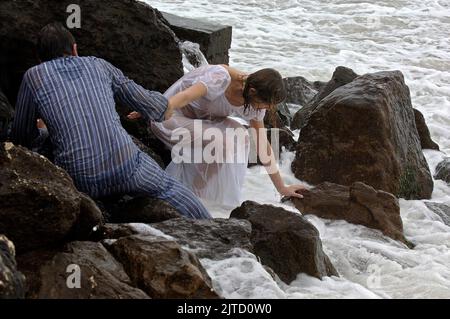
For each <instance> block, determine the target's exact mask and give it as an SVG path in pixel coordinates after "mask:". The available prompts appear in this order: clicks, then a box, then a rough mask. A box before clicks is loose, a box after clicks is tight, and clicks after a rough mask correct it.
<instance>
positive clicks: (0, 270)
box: [0, 235, 25, 299]
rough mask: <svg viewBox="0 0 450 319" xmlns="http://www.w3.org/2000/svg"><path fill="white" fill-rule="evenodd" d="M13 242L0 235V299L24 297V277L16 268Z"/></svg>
mask: <svg viewBox="0 0 450 319" xmlns="http://www.w3.org/2000/svg"><path fill="white" fill-rule="evenodd" d="M15 257H16V251H15V248H14V244H13V243H12V242H10V241H9V240H8V238H6V237H5V236H3V235H0V299H22V298H24V297H25V277H24V275H22V274H21V273H20V272H19V271H18V270H17V263H16V259H15Z"/></svg>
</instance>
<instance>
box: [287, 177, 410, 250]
mask: <svg viewBox="0 0 450 319" xmlns="http://www.w3.org/2000/svg"><path fill="white" fill-rule="evenodd" d="M302 194H303V195H304V198H303V199H293V202H294V204H295V207H297V208H298V210H299V211H300V212H301V213H302V214H303V215H308V214H311V215H316V216H318V217H320V218H325V219H333V220H339V219H342V220H346V221H348V222H349V223H352V224H357V225H363V226H366V227H369V228H373V229H378V230H381V232H382V233H383V234H384V235H386V236H388V237H391V238H393V239H395V240H398V241H401V242H402V243H404V244H406V245H408V246H410V247H412V244H411V243H410V242H409V241H408V240H407V239H406V238H405V236H404V234H403V222H402V219H401V216H400V206H399V201H398V199H397V198H396V197H395V196H394V195H392V194H389V193H386V192H383V191H377V190H375V189H374V188H373V187H370V186H367V185H365V184H363V183H360V182H357V183H354V184H352V185H351V186H350V187H348V186H342V185H337V184H333V183H322V184H320V185H318V186H317V187H315V188H313V189H310V190H308V191H305V192H302Z"/></svg>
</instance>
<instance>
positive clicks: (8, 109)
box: [0, 89, 14, 143]
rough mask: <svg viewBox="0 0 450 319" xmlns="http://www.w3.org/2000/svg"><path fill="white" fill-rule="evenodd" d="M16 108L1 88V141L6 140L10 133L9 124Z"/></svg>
mask: <svg viewBox="0 0 450 319" xmlns="http://www.w3.org/2000/svg"><path fill="white" fill-rule="evenodd" d="M13 113H14V110H13V108H12V106H11V104H9V101H8V99H7V98H6V96H5V95H4V94H3V92H2V90H1V89H0V143H3V142H4V141H5V140H6V137H7V134H8V126H9V123H10V122H11V119H12V116H13Z"/></svg>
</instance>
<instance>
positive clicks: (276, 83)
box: [243, 69, 287, 111]
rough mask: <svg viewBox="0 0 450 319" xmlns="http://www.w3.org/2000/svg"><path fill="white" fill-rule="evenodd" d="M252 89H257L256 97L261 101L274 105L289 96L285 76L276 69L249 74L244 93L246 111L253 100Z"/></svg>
mask: <svg viewBox="0 0 450 319" xmlns="http://www.w3.org/2000/svg"><path fill="white" fill-rule="evenodd" d="M250 89H255V91H256V94H255V96H254V97H256V98H257V99H259V100H261V102H263V103H267V104H270V105H273V106H274V107H275V106H276V105H277V104H280V103H282V102H283V101H284V100H286V96H287V92H286V87H285V85H284V81H283V77H282V76H281V74H280V73H279V72H278V71H276V70H274V69H262V70H260V71H258V72H255V73H253V74H251V75H249V77H248V78H247V81H246V83H245V86H244V93H243V95H244V107H245V110H246V111H248V109H249V108H250V107H251V103H252V102H253V101H252V96H251V95H250ZM270 111H274V110H270Z"/></svg>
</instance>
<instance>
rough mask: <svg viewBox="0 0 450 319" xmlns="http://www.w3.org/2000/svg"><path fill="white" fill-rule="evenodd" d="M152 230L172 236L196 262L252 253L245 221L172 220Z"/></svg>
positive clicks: (247, 223) (249, 234)
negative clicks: (189, 252) (234, 252)
mask: <svg viewBox="0 0 450 319" xmlns="http://www.w3.org/2000/svg"><path fill="white" fill-rule="evenodd" d="M152 227H154V228H156V229H158V230H160V231H162V232H163V233H164V234H166V235H169V236H172V237H174V238H175V239H176V241H177V242H178V243H179V244H180V245H182V246H183V247H185V246H186V247H188V248H189V249H190V250H192V251H193V252H195V254H196V256H197V257H199V258H208V259H213V260H220V259H224V258H227V257H229V256H230V255H232V254H233V252H232V250H233V249H235V248H240V249H244V250H247V251H249V252H252V251H253V246H252V243H251V241H250V236H251V231H252V230H251V225H250V223H249V222H248V221H246V220H235V219H214V220H186V219H172V220H169V221H166V222H163V223H158V224H153V225H152Z"/></svg>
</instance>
